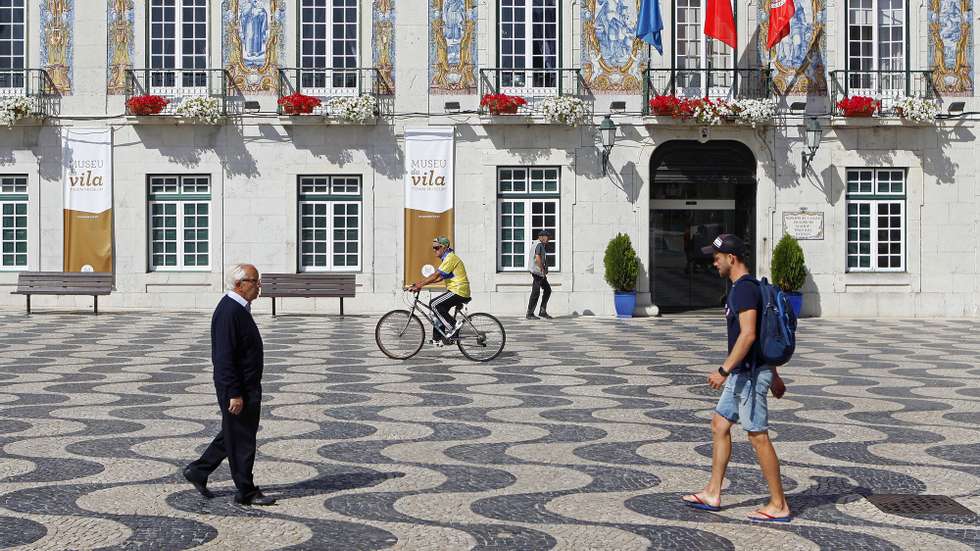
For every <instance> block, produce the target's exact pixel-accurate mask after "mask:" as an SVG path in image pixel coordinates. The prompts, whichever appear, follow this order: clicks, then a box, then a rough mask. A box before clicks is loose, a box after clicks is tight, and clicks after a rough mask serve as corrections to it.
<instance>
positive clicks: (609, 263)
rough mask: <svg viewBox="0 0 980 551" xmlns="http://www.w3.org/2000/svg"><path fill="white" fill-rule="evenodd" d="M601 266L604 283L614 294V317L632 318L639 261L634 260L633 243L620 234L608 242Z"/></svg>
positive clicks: (626, 236) (627, 237)
mask: <svg viewBox="0 0 980 551" xmlns="http://www.w3.org/2000/svg"><path fill="white" fill-rule="evenodd" d="M603 264H604V265H605V268H606V283H608V284H609V285H610V286H611V287H612V288H613V290H614V291H615V293H616V294H615V303H616V317H620V318H631V317H633V310H634V308H636V277H637V275H638V274H639V271H640V261H639V259H637V258H636V251H635V250H633V243H632V242H631V241H630V238H629V236H628V235H626V234H624V233H620V234H617V235H616V237H614V238H612V239H611V240H610V241H609V245H608V246H606V255H605V257H604V258H603Z"/></svg>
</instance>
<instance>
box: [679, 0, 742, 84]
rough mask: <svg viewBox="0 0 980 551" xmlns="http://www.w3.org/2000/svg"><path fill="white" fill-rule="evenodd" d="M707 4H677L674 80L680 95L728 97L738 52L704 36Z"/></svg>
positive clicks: (697, 0)
mask: <svg viewBox="0 0 980 551" xmlns="http://www.w3.org/2000/svg"><path fill="white" fill-rule="evenodd" d="M707 1H708V0H675V2H674V14H675V16H674V19H675V23H674V25H675V29H676V33H675V37H674V67H675V68H676V71H675V73H674V80H675V86H676V94H677V95H679V96H688V97H699V98H700V97H706V96H707V97H713V98H714V97H722V98H725V97H728V96H730V95H731V88H732V85H733V83H734V78H735V75H734V73H733V72H732V68H733V67H735V51H734V50H733V49H732V47H731V46H729V45H728V44H725V43H724V42H722V41H721V40H717V39H715V38H710V37H708V36H706V35H705V34H704V30H703V29H704V12H705V9H706V3H707ZM733 6H734V4H733ZM733 9H734V7H733Z"/></svg>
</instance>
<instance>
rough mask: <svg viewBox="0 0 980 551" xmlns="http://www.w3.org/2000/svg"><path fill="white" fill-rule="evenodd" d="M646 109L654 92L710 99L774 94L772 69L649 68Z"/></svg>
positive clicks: (644, 104) (646, 86) (759, 97)
mask: <svg viewBox="0 0 980 551" xmlns="http://www.w3.org/2000/svg"><path fill="white" fill-rule="evenodd" d="M643 90H644V101H643V107H644V113H646V112H647V111H648V110H649V102H650V99H651V98H653V97H654V96H677V97H679V98H710V99H764V98H768V97H769V96H770V95H771V94H772V72H771V71H770V70H769V69H767V68H765V67H756V68H738V69H647V71H646V81H645V84H644V87H643Z"/></svg>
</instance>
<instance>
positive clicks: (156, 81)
mask: <svg viewBox="0 0 980 551" xmlns="http://www.w3.org/2000/svg"><path fill="white" fill-rule="evenodd" d="M147 95H150V96H160V97H162V98H163V99H165V100H167V106H166V107H164V108H163V111H161V112H160V113H158V114H157V115H155V116H174V115H176V109H177V106H178V105H180V102H181V100H183V99H185V98H193V97H210V98H217V99H218V103H219V106H220V110H221V115H222V116H228V115H232V114H237V113H238V112H239V111H240V107H241V103H242V102H241V101H235V100H241V99H242V98H243V95H242V92H241V90H239V89H238V87H237V86H235V83H234V82H233V81H232V79H231V78H230V77H229V75H228V71H226V70H225V69H127V70H126V104H127V107H126V114H127V115H134V113H132V112H131V110H130V109H129V107H128V106H129V100H130V99H132V98H134V97H137V96H147Z"/></svg>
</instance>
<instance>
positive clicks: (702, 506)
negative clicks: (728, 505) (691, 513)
mask: <svg viewBox="0 0 980 551" xmlns="http://www.w3.org/2000/svg"><path fill="white" fill-rule="evenodd" d="M691 495H692V496H693V497H694V499H696V500H698V501H697V503H695V502H693V501H688V500H686V499H682V501H683V502H684V504H685V505H687V506H688V507H691V508H692V509H699V510H701V511H710V512H712V513H717V512H718V511H721V507H718V506H717V505H709V504H707V503H705V502H703V501H701V498H700V497H698V494H691Z"/></svg>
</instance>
